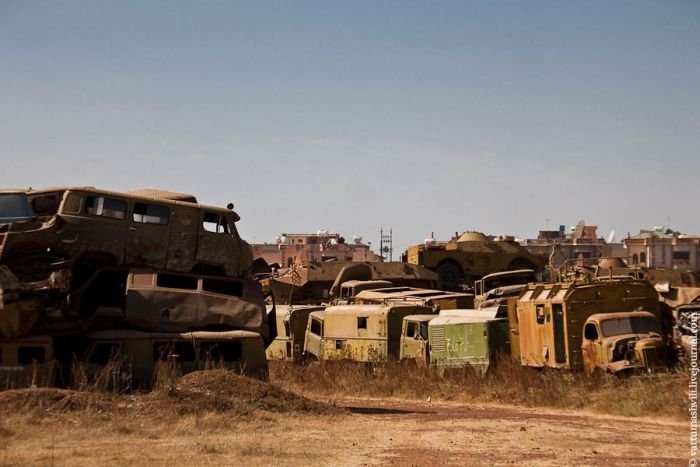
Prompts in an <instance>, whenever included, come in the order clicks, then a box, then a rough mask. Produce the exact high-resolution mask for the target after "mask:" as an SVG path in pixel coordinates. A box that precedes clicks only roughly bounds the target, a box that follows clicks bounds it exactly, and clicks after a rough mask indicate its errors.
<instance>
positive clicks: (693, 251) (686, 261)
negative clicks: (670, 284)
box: [623, 227, 700, 269]
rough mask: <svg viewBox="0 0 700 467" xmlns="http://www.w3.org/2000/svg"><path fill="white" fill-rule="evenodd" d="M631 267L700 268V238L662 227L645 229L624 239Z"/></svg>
mask: <svg viewBox="0 0 700 467" xmlns="http://www.w3.org/2000/svg"><path fill="white" fill-rule="evenodd" d="M623 243H624V245H625V248H627V263H628V264H629V265H631V266H646V267H649V268H666V269H700V248H699V247H698V245H700V237H698V236H692V235H685V234H681V233H680V232H674V231H672V230H670V229H665V228H663V227H656V228H654V230H642V231H640V232H639V234H638V235H634V236H632V237H627V238H626V239H624V240H623Z"/></svg>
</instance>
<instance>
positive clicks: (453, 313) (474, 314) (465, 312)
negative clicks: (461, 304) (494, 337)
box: [440, 307, 498, 319]
mask: <svg viewBox="0 0 700 467" xmlns="http://www.w3.org/2000/svg"><path fill="white" fill-rule="evenodd" d="M496 313H498V308H497V307H493V308H489V309H484V310H474V309H461V310H440V316H445V317H447V316H449V317H455V318H479V319H494V318H496Z"/></svg>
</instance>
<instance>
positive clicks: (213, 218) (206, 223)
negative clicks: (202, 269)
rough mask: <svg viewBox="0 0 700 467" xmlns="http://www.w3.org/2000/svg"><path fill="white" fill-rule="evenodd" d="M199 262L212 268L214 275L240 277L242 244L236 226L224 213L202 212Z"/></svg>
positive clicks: (198, 252) (198, 248) (198, 250)
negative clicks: (221, 274)
mask: <svg viewBox="0 0 700 467" xmlns="http://www.w3.org/2000/svg"><path fill="white" fill-rule="evenodd" d="M200 222H201V224H200V225H201V228H200V229H199V244H198V246H197V262H198V263H199V264H201V265H203V266H210V267H211V268H212V269H213V271H211V272H213V273H216V272H219V271H220V272H221V273H223V274H225V275H227V276H238V275H239V273H240V271H239V267H240V262H241V242H240V239H239V238H238V237H237V236H236V235H234V233H233V229H234V226H232V225H230V223H229V219H228V218H227V216H226V215H225V214H223V213H218V212H214V211H206V210H202V219H201V221H200Z"/></svg>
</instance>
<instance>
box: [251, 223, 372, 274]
mask: <svg viewBox="0 0 700 467" xmlns="http://www.w3.org/2000/svg"><path fill="white" fill-rule="evenodd" d="M251 247H252V249H253V258H254V259H257V258H263V259H264V260H265V261H266V262H267V263H268V264H273V263H277V264H279V265H280V267H283V268H285V267H290V266H291V265H292V264H297V263H315V262H323V261H356V262H364V261H369V262H378V261H382V258H381V257H380V256H378V255H377V254H375V253H374V252H373V251H372V250H370V245H369V244H365V243H362V237H360V236H357V235H356V236H354V237H353V238H352V243H348V242H346V240H345V238H343V237H341V236H340V234H337V233H329V232H327V231H325V230H319V231H318V232H317V233H315V234H288V233H283V234H281V235H280V236H278V237H277V238H276V239H275V242H274V243H254V244H253V245H251Z"/></svg>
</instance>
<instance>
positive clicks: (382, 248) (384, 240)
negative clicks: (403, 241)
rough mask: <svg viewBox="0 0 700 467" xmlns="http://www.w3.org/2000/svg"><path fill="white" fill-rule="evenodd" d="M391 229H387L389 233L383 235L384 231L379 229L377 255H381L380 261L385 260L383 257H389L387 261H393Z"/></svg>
mask: <svg viewBox="0 0 700 467" xmlns="http://www.w3.org/2000/svg"><path fill="white" fill-rule="evenodd" d="M392 230H393V229H389V233H388V234H385V233H384V229H383V228H380V229H379V253H380V254H381V255H382V259H386V257H385V255H386V254H388V255H389V261H393V260H394V240H393V232H392Z"/></svg>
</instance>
